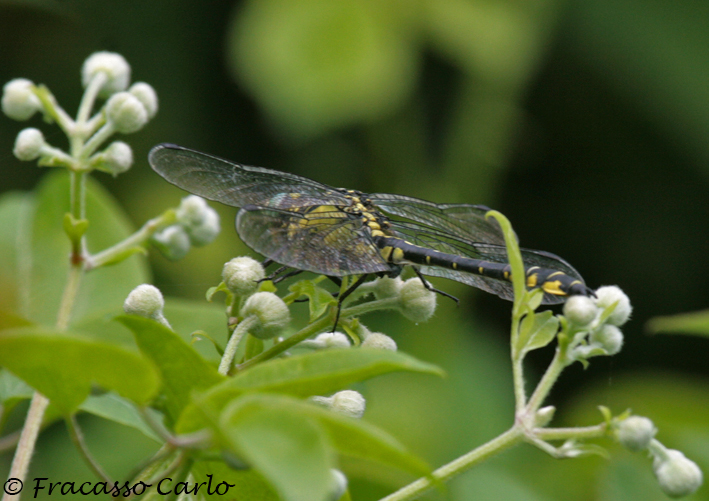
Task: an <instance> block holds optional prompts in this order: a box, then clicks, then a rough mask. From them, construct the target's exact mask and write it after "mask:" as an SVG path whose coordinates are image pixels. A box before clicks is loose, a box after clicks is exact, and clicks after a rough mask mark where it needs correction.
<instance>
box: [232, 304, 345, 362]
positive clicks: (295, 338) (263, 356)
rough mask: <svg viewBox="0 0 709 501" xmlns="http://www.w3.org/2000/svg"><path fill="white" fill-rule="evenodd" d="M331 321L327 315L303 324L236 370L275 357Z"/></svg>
mask: <svg viewBox="0 0 709 501" xmlns="http://www.w3.org/2000/svg"><path fill="white" fill-rule="evenodd" d="M331 323H332V319H330V317H329V316H324V317H322V318H321V319H320V320H318V321H316V322H313V323H312V324H310V325H307V326H305V327H304V328H303V329H301V330H300V331H298V332H296V333H295V334H293V335H292V336H291V337H289V338H286V339H284V340H283V341H281V342H280V343H278V344H275V345H273V346H271V347H270V348H269V349H268V350H266V351H263V352H261V353H259V354H258V355H256V356H255V357H254V358H251V359H249V360H247V361H246V362H244V363H243V364H241V365H237V370H238V371H243V370H244V369H248V368H249V367H251V366H253V365H256V364H258V363H261V362H265V361H266V360H270V359H272V358H273V357H277V356H278V355H280V354H281V353H283V352H284V351H286V350H287V349H289V348H292V347H293V346H295V345H296V344H298V343H300V342H301V341H304V340H306V339H308V338H309V337H310V336H312V335H313V334H315V333H317V332H320V331H322V330H323V329H324V328H326V327H327V326H328V325H330V324H331Z"/></svg>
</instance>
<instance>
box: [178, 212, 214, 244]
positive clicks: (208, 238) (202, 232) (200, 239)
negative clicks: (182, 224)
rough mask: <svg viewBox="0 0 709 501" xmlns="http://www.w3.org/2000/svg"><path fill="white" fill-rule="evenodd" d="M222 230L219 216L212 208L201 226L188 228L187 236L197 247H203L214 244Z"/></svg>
mask: <svg viewBox="0 0 709 501" xmlns="http://www.w3.org/2000/svg"><path fill="white" fill-rule="evenodd" d="M220 229H221V227H220V226H219V214H217V211H215V210H214V209H212V208H211V207H207V212H206V213H205V215H204V220H203V221H202V223H201V224H199V225H197V226H190V227H188V228H186V230H187V234H188V235H189V236H190V242H192V245H194V246H195V247H202V246H204V245H207V244H209V243H212V242H213V241H214V239H215V238H217V235H219V230H220Z"/></svg>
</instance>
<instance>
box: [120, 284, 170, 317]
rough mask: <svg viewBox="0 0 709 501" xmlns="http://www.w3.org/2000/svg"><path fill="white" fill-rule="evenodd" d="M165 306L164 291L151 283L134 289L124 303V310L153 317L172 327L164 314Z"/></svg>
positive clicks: (131, 313) (132, 313)
mask: <svg viewBox="0 0 709 501" xmlns="http://www.w3.org/2000/svg"><path fill="white" fill-rule="evenodd" d="M164 307H165V300H164V299H163V297H162V293H161V292H160V290H159V289H158V288H157V287H155V286H154V285H150V284H143V285H139V286H138V287H136V288H135V289H133V290H132V291H131V292H130V294H128V297H127V298H126V300H125V302H124V303H123V311H125V312H126V313H128V314H129V315H139V316H141V317H146V318H152V319H153V320H157V321H158V322H160V323H161V324H163V325H165V326H167V327H170V324H168V323H167V320H165V317H164V316H163V314H162V310H163V308H164Z"/></svg>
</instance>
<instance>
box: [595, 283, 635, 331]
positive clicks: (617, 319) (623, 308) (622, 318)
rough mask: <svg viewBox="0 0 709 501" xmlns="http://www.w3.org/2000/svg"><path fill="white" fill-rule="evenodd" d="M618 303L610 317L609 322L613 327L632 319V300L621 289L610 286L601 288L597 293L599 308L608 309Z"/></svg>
mask: <svg viewBox="0 0 709 501" xmlns="http://www.w3.org/2000/svg"><path fill="white" fill-rule="evenodd" d="M616 301H617V302H618V304H617V305H616V307H615V309H614V310H613V313H611V315H610V317H608V320H606V322H608V323H609V324H611V325H618V326H621V325H623V324H624V323H625V322H627V321H628V319H629V318H630V313H631V312H632V311H633V307H632V306H631V305H630V299H628V296H627V295H626V294H625V292H623V291H622V290H621V289H620V287H617V286H615V285H609V286H605V287H601V288H599V289H598V290H597V291H596V304H597V305H598V307H599V308H603V309H605V308H608V307H609V306H611V305H612V304H613V303H615V302H616Z"/></svg>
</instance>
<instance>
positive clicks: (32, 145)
mask: <svg viewBox="0 0 709 501" xmlns="http://www.w3.org/2000/svg"><path fill="white" fill-rule="evenodd" d="M46 144H47V143H45V142H44V135H43V134H42V132H41V131H40V130H39V129H34V128H31V127H30V128H27V129H23V130H21V131H20V133H19V134H17V139H15V147H14V148H13V150H12V152H13V153H14V154H15V156H16V157H17V158H19V159H20V160H23V161H30V160H36V159H37V158H39V157H40V155H41V154H42V148H44V147H45V146H46Z"/></svg>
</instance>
